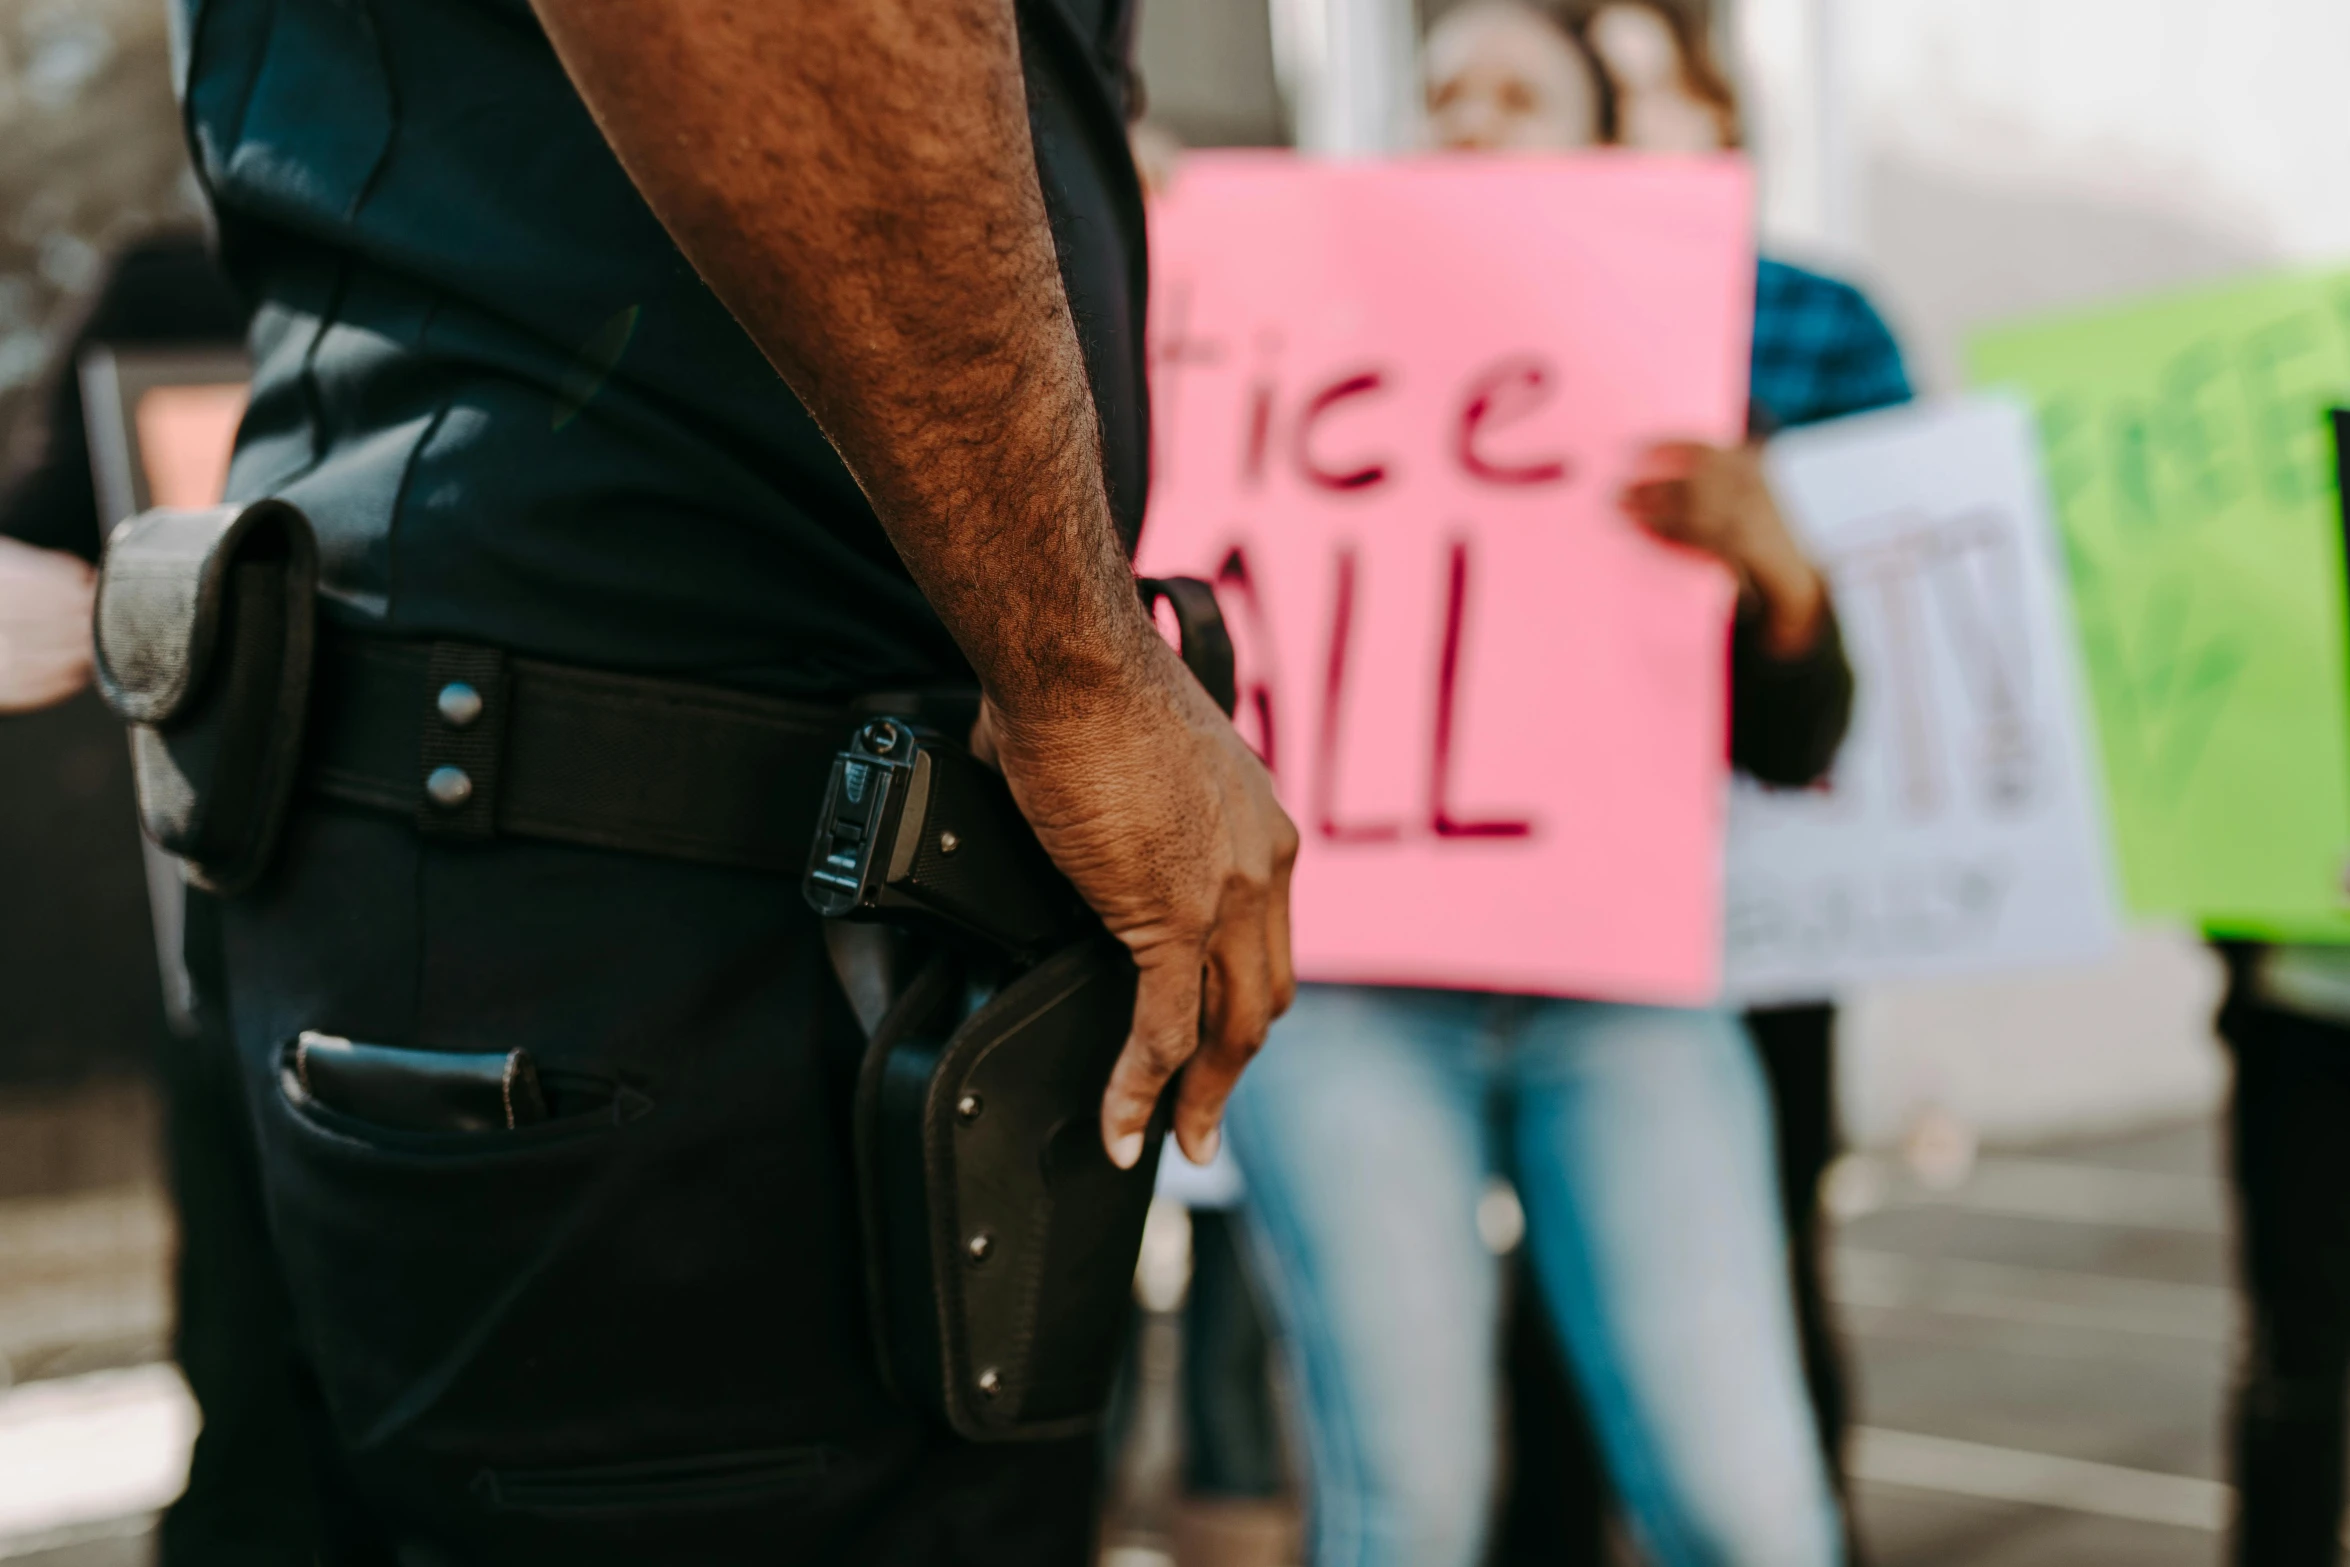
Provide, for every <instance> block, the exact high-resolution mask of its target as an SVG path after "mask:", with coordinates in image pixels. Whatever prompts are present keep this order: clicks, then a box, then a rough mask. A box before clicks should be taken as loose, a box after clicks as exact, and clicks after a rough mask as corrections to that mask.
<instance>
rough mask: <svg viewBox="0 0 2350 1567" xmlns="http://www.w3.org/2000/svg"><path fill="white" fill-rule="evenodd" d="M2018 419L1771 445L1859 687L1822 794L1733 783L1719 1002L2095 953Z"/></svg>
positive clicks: (2102, 926)
mask: <svg viewBox="0 0 2350 1567" xmlns="http://www.w3.org/2000/svg"><path fill="white" fill-rule="evenodd" d="M2037 452H2038V448H2037V443H2036V439H2035V435H2034V431H2033V426H2032V421H2031V416H2030V415H2029V413H2028V412H2027V411H2026V410H2025V409H2024V408H2023V407H2022V406H2021V405H2019V404H2017V403H2013V402H2010V401H2007V400H2004V399H1997V398H1969V399H1966V400H1964V401H1957V402H1950V403H1944V404H1938V405H1927V406H1919V407H1914V408H1905V409H1897V410H1893V411H1890V412H1886V413H1878V414H1870V415H1866V416H1863V417H1860V418H1856V419H1847V420H1841V421H1838V422H1837V423H1835V424H1832V425H1825V426H1819V427H1816V428H1813V429H1809V430H1801V431H1796V432H1793V433H1790V434H1788V435H1785V436H1782V437H1780V438H1779V439H1777V440H1775V441H1773V442H1772V443H1771V452H1770V472H1771V480H1772V487H1773V489H1774V491H1775V492H1776V494H1777V495H1778V497H1779V500H1780V504H1781V506H1782V508H1783V509H1784V510H1785V512H1786V513H1787V517H1788V520H1789V522H1790V523H1791V524H1792V525H1793V526H1794V527H1795V528H1796V530H1797V532H1798V533H1799V534H1800V535H1801V536H1802V538H1803V540H1804V543H1805V546H1806V547H1807V548H1808V549H1809V550H1810V551H1811V553H1812V557H1813V559H1815V560H1817V561H1818V562H1819V563H1820V564H1821V566H1822V567H1823V568H1824V569H1825V570H1826V572H1827V574H1828V576H1829V579H1830V581H1831V582H1832V583H1833V585H1834V591H1835V599H1836V609H1837V616H1838V619H1839V620H1840V622H1841V624H1842V626H1843V632H1844V638H1845V644H1846V648H1847V651H1848V653H1849V655H1850V657H1851V659H1852V663H1853V668H1854V671H1855V673H1856V674H1857V675H1858V677H1859V687H1860V689H1859V695H1858V698H1857V701H1856V703H1855V706H1854V711H1853V722H1852V731H1851V734H1850V736H1849V737H1848V738H1847V739H1846V741H1845V743H1844V749H1843V750H1842V752H1841V753H1839V755H1838V758H1837V762H1836V767H1835V771H1834V773H1833V774H1832V775H1831V777H1830V778H1829V780H1828V781H1827V782H1826V783H1825V784H1823V785H1822V786H1821V787H1819V788H1816V789H1808V790H1768V789H1764V788H1761V787H1759V786H1757V785H1755V784H1754V783H1752V782H1751V781H1748V780H1745V779H1741V780H1740V781H1739V783H1738V784H1737V786H1736V794H1735V797H1734V799H1733V802H1732V807H1731V812H1730V842H1729V870H1728V895H1727V905H1726V908H1727V921H1726V926H1725V941H1726V952H1725V985H1724V990H1725V993H1726V995H1727V996H1728V997H1729V998H1730V999H1732V1000H1736V1001H1744V1002H1762V1001H1794V1000H1809V999H1817V998H1820V997H1823V996H1828V995H1832V994H1833V993H1835V992H1836V991H1838V990H1840V989H1842V988H1844V987H1846V986H1849V985H1855V984H1863V983H1868V982H1871V981H1878V980H1888V979H1901V978H1923V977H1928V976H1950V975H1959V974H1970V973H1981V972H1986V971H1990V970H1996V969H2004V968H2013V967H2018V966H2027V965H2036V964H2047V963H2060V962H2067V961H2080V960H2085V959H2091V958H2095V957H2098V956H2100V955H2102V954H2104V953H2105V952H2107V951H2108V950H2109V949H2110V948H2111V947H2112V946H2113V944H2114V941H2115V939H2116V918H2115V912H2114V908H2115V905H2114V893H2113V882H2112V871H2111V867H2110V861H2109V856H2108V852H2107V847H2106V834H2105V821H2104V816H2103V812H2102V809H2101V807H2100V805H2099V803H2098V802H2099V798H2100V791H2099V788H2098V781H2097V777H2096V774H2095V773H2094V771H2093V765H2094V764H2093V762H2092V760H2091V750H2090V747H2089V744H2088V738H2089V737H2088V730H2087V727H2086V717H2085V714H2086V711H2087V709H2086V706H2085V703H2084V701H2083V696H2082V685H2081V678H2080V673H2079V669H2078V665H2077V659H2076V654H2075V648H2074V639H2073V634H2072V627H2071V622H2070V620H2069V618H2068V617H2067V614H2066V610H2065V605H2066V603H2067V602H2068V600H2067V597H2066V594H2065V591H2064V576H2063V571H2064V565H2063V560H2062V557H2061V555H2060V553H2059V545H2058V542H2057V535H2056V530H2055V526H2054V523H2053V520H2052V518H2051V515H2050V511H2049V506H2048V501H2047V496H2046V489H2045V485H2044V483H2043V481H2042V478H2041V473H2040V466H2039V460H2038V455H2037Z"/></svg>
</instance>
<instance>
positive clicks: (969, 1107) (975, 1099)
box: [955, 1094, 987, 1126]
mask: <svg viewBox="0 0 2350 1567" xmlns="http://www.w3.org/2000/svg"><path fill="white" fill-rule="evenodd" d="M986 1108H987V1101H986V1100H984V1099H982V1098H980V1097H979V1096H978V1095H977V1094H965V1095H964V1096H963V1097H962V1098H960V1099H958V1100H956V1101H955V1114H956V1115H957V1116H958V1117H960V1118H961V1120H962V1122H963V1124H964V1125H965V1126H969V1125H970V1124H971V1123H972V1122H973V1121H976V1120H978V1119H979V1112H980V1111H982V1110H984V1109H986Z"/></svg>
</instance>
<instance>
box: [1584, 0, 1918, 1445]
mask: <svg viewBox="0 0 2350 1567" xmlns="http://www.w3.org/2000/svg"><path fill="white" fill-rule="evenodd" d="M1561 15H1562V16H1563V18H1564V19H1565V20H1566V21H1567V22H1568V24H1569V25H1571V26H1573V27H1575V28H1576V29H1577V31H1578V32H1579V33H1580V35H1581V36H1582V37H1583V38H1584V39H1585V40H1586V42H1587V44H1588V45H1589V48H1590V51H1591V53H1592V55H1593V57H1594V58H1596V59H1597V60H1598V61H1599V62H1600V65H1601V68H1602V70H1603V73H1604V84H1605V86H1606V89H1607V99H1608V110H1609V113H1608V119H1609V123H1610V127H1611V139H1613V140H1614V141H1615V142H1617V143H1618V144H1620V145H1623V146H1627V147H1632V148H1636V149H1639V150H1642V151H1648V152H1665V153H1706V152H1718V151H1721V150H1724V149H1726V148H1734V147H1737V146H1738V145H1740V142H1741V137H1740V135H1739V115H1738V103H1737V98H1736V96H1735V94H1734V92H1733V91H1732V89H1731V86H1730V81H1729V77H1728V75H1727V73H1725V72H1724V71H1723V69H1722V67H1721V65H1720V62H1719V61H1718V60H1717V59H1716V58H1715V56H1714V52H1713V48H1712V44H1711V38H1712V32H1711V29H1710V27H1709V26H1708V25H1707V22H1708V19H1707V17H1706V16H1705V15H1704V14H1703V12H1702V11H1701V10H1699V9H1697V8H1695V7H1693V6H1691V5H1684V4H1676V3H1672V0H1601V3H1599V4H1597V5H1592V4H1589V3H1587V0H1586V3H1583V4H1580V5H1576V6H1572V7H1571V8H1570V9H1569V10H1567V11H1565V12H1562V13H1561ZM1750 393H1751V399H1752V400H1751V404H1750V408H1749V416H1748V417H1749V426H1750V429H1751V431H1752V433H1753V434H1754V436H1755V437H1756V438H1757V439H1758V440H1762V439H1767V437H1768V436H1770V435H1771V434H1772V433H1774V432H1776V431H1779V430H1789V429H1796V428H1799V427H1801V426H1804V425H1808V424H1818V423H1821V422H1824V421H1826V420H1830V419H1841V418H1845V417H1847V416H1849V415H1853V414H1860V413H1868V412H1871V411H1873V410H1876V409H1879V408H1889V407H1894V406H1897V405H1899V404H1902V403H1906V402H1908V401H1909V400H1910V398H1911V395H1912V392H1911V387H1910V381H1909V374H1908V370H1907V367H1906V366H1905V365H1904V363H1903V361H1902V354H1901V348H1900V345H1899V344H1898V342H1897V341H1896V340H1895V338H1894V336H1893V333H1892V332H1891V330H1890V329H1889V328H1888V327H1887V326H1886V325H1885V321H1884V318H1883V317H1882V316H1881V315H1880V314H1879V313H1878V311H1877V309H1876V307H1875V306H1874V305H1873V304H1871V303H1870V301H1869V298H1868V296H1867V295H1866V294H1865V293H1863V292H1862V291H1861V290H1860V289H1859V288H1857V287H1855V286H1854V285H1853V284H1851V283H1849V282H1846V281H1844V280H1843V279H1840V278H1835V277H1830V276H1827V275H1826V274H1823V273H1820V272H1817V271H1813V270H1810V269H1808V268H1804V267H1799V266H1795V265H1792V264H1790V263H1788V262H1786V261H1782V260H1778V259H1775V258H1773V257H1770V256H1767V255H1766V256H1764V257H1763V258H1762V259H1761V262H1760V265H1759V267H1758V270H1757V275H1756V280H1755V310H1754V352H1753V367H1752V378H1751V382H1750ZM1746 1025H1747V1030H1748V1032H1749V1033H1750V1034H1751V1036H1752V1037H1753V1039H1754V1043H1755V1048H1756V1049H1757V1050H1758V1051H1759V1052H1760V1053H1761V1057H1762V1062H1763V1068H1764V1072H1765V1074H1766V1075H1767V1076H1768V1078H1769V1080H1770V1084H1771V1101H1772V1109H1773V1113H1774V1118H1775V1123H1776V1131H1777V1138H1778V1152H1779V1192H1780V1200H1781V1204H1782V1207H1783V1211H1784V1214H1785V1218H1786V1224H1787V1231H1788V1235H1789V1238H1790V1241H1791V1242H1792V1246H1791V1256H1790V1261H1791V1274H1792V1279H1793V1286H1794V1291H1795V1301H1796V1321H1797V1324H1798V1326H1799V1327H1800V1329H1801V1331H1802V1335H1803V1358H1804V1371H1805V1376H1806V1378H1807V1380H1808V1382H1809V1384H1810V1387H1811V1394H1812V1404H1813V1409H1814V1412H1815V1414H1816V1415H1817V1417H1818V1420H1819V1426H1820V1436H1821V1440H1822V1442H1823V1443H1824V1444H1825V1445H1826V1447H1827V1449H1828V1454H1829V1462H1830V1464H1831V1465H1833V1466H1834V1469H1835V1473H1836V1476H1837V1481H1838V1489H1839V1490H1840V1491H1841V1490H1843V1489H1844V1482H1843V1473H1844V1444H1845V1436H1846V1432H1847V1430H1848V1429H1849V1427H1850V1425H1851V1420H1852V1412H1851V1405H1852V1399H1851V1393H1850V1389H1849V1379H1848V1377H1847V1374H1846V1371H1845V1366H1844V1356H1843V1351H1842V1348H1841V1345H1840V1343H1839V1341H1838V1334H1837V1330H1836V1324H1835V1319H1834V1314H1833V1312H1832V1310H1831V1308H1830V1306H1829V1303H1828V1298H1827V1288H1826V1262H1827V1259H1826V1252H1827V1246H1828V1236H1827V1235H1826V1233H1825V1230H1824V1228H1823V1226H1822V1224H1821V1212H1820V1183H1821V1179H1822V1177H1823V1176H1824V1175H1825V1174H1826V1172H1827V1168H1828V1166H1829V1164H1830V1163H1831V1162H1832V1161H1833V1160H1834V1158H1835V1156H1836V1154H1837V1152H1838V1148H1839V1142H1840V1138H1839V1133H1838V1130H1837V1116H1836V1103H1835V1091H1836V1076H1835V1025H1836V1009H1835V1006H1834V1004H1833V1003H1832V1002H1830V1001H1829V1000H1827V999H1824V998H1823V999H1821V1000H1819V1001H1816V1002H1810V1003H1799V1004H1791V1005H1783V1006H1773V1007H1767V1008H1759V1009H1756V1010H1754V1011H1751V1012H1749V1013H1747V1014H1746Z"/></svg>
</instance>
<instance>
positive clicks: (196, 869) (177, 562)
mask: <svg viewBox="0 0 2350 1567" xmlns="http://www.w3.org/2000/svg"><path fill="white" fill-rule="evenodd" d="M317 590H318V545H317V541H316V539H315V537H314V536H313V535H312V533H311V530H310V522H309V519H308V518H306V517H304V516H303V515H302V514H301V513H300V512H299V511H297V510H295V509H294V508H293V507H291V506H288V505H286V504H285V503H284V502H282V501H257V502H255V503H253V504H252V505H249V506H216V507H212V508H209V509H207V510H203V511H177V510H157V511H150V512H145V513H142V514H141V515H139V516H136V517H133V518H131V519H130V520H129V521H128V522H125V523H124V524H123V525H122V526H121V527H119V528H117V529H115V531H114V536H113V538H111V539H110V540H108V542H107V546H106V560H105V564H104V566H103V568H102V569H101V572H100V575H99V580H98V613H97V636H98V688H99V691H100V693H101V694H102V695H104V697H105V698H106V705H107V706H109V707H111V708H112V709H113V710H114V712H115V714H116V716H118V717H120V718H121V719H122V720H123V721H124V722H126V723H128V724H129V725H130V726H131V758H132V763H133V771H134V774H135V776H136V778H137V781H138V791H139V817H140V822H141V824H142V825H143V826H144V827H145V829H146V832H147V836H148V837H150V838H152V839H154V840H155V842H156V843H157V844H158V845H159V846H160V847H162V848H163V849H165V850H167V851H169V852H170V853H172V854H175V855H178V856H179V857H180V858H181V859H183V860H185V861H186V862H187V865H188V875H189V879H190V880H192V881H194V882H195V883H196V884H197V885H198V886H200V887H204V888H207V889H208V890H210V891H213V892H217V893H223V894H233V893H236V892H240V891H242V890H244V889H245V888H246V887H249V886H251V885H252V883H253V882H254V881H255V880H256V879H257V878H258V877H259V876H260V875H261V873H262V872H263V871H264V870H266V869H268V866H269V859H270V854H271V852H272V850H274V849H275V847H276V844H277V837H278V832H279V829H280V828H281V827H282V826H283V825H284V822H285V814H286V804H287V801H288V800H289V799H290V798H291V797H292V794H293V788H294V776H295V770H296V767H297V765H298V764H299V762H300V760H301V754H302V729H303V718H304V714H305V711H306V709H307V707H308V704H309V699H310V666H311V654H312V648H313V644H314V639H315V632H316V626H315V622H316V601H317Z"/></svg>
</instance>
